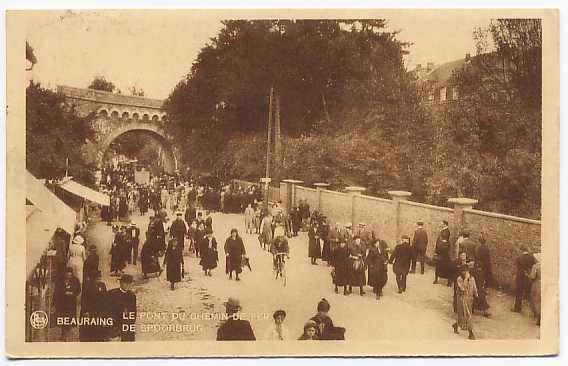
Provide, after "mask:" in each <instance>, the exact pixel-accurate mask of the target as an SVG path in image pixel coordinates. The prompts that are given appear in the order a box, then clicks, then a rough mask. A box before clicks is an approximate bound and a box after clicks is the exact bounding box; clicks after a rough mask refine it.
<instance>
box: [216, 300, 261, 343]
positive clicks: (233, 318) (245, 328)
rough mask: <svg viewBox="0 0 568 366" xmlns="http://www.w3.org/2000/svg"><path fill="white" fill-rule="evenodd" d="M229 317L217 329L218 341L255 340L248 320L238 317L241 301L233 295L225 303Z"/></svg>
mask: <svg viewBox="0 0 568 366" xmlns="http://www.w3.org/2000/svg"><path fill="white" fill-rule="evenodd" d="M225 308H226V310H227V315H228V316H229V319H227V320H226V321H225V323H223V325H221V326H220V327H219V329H217V340H218V341H255V340H256V338H255V336H254V332H253V331H252V327H251V326H250V323H249V321H248V320H243V319H239V316H238V313H239V311H240V310H241V303H240V301H239V300H238V299H236V298H234V297H229V299H228V300H227V302H226V303H225Z"/></svg>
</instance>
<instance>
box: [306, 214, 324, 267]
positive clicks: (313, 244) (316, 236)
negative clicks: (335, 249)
mask: <svg viewBox="0 0 568 366" xmlns="http://www.w3.org/2000/svg"><path fill="white" fill-rule="evenodd" d="M308 239H309V240H308V257H310V260H311V263H312V264H317V260H318V258H321V236H320V233H319V227H318V224H317V223H314V225H312V226H311V227H310V229H309V231H308Z"/></svg>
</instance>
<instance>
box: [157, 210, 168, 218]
mask: <svg viewBox="0 0 568 366" xmlns="http://www.w3.org/2000/svg"><path fill="white" fill-rule="evenodd" d="M157 216H158V217H159V218H162V219H165V218H166V217H168V212H167V211H166V210H164V209H161V210H160V211H158V215H157Z"/></svg>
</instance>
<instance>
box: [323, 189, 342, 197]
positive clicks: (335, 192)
mask: <svg viewBox="0 0 568 366" xmlns="http://www.w3.org/2000/svg"><path fill="white" fill-rule="evenodd" d="M321 191H322V193H329V194H336V195H338V196H343V197H347V196H348V194H347V193H344V192H337V191H332V190H329V189H322V190H321Z"/></svg>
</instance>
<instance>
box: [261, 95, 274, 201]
mask: <svg viewBox="0 0 568 366" xmlns="http://www.w3.org/2000/svg"><path fill="white" fill-rule="evenodd" d="M273 98H274V87H270V97H269V101H268V138H267V141H266V172H265V175H264V178H261V180H260V181H261V182H262V183H264V208H265V209H268V192H269V189H270V186H269V184H270V180H271V179H270V160H271V159H270V158H271V156H270V149H271V146H272V115H273V113H272V99H273Z"/></svg>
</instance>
